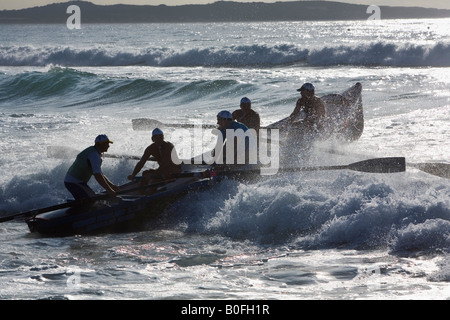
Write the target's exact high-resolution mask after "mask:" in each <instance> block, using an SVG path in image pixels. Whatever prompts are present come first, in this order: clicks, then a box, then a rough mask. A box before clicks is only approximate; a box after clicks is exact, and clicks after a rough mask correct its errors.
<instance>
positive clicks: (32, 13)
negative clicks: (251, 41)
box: [0, 1, 450, 24]
mask: <svg viewBox="0 0 450 320" xmlns="http://www.w3.org/2000/svg"><path fill="white" fill-rule="evenodd" d="M70 5H77V6H78V7H79V8H80V11H81V14H82V22H83V23H156V22H160V23H163V22H167V23H177V22H179V23H182V22H252V21H331V20H367V19H368V17H369V16H370V14H369V13H367V8H368V6H367V5H354V4H347V3H340V2H330V1H327V2H324V1H292V2H276V3H263V2H251V3H249V2H247V3H242V2H233V1H218V2H215V3H212V4H205V5H181V6H166V5H159V6H151V5H144V6H139V5H123V4H119V5H107V6H103V5H95V4H93V3H90V2H86V1H70V2H66V3H56V4H51V5H47V6H42V7H34V8H28V9H22V10H3V11H0V23H4V24H5V23H11V24H17V23H27V24H33V23H66V20H67V17H68V16H69V15H68V14H67V13H66V10H67V8H68V7H69V6H70ZM380 12H381V18H382V19H422V18H423V19H425V18H447V17H450V10H441V9H430V8H419V7H390V6H380Z"/></svg>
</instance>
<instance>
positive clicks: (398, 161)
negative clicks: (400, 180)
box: [348, 157, 406, 173]
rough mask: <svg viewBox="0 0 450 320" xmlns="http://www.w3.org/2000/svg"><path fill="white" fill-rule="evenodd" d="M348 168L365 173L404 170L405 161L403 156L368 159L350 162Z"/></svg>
mask: <svg viewBox="0 0 450 320" xmlns="http://www.w3.org/2000/svg"><path fill="white" fill-rule="evenodd" d="M348 169H350V170H353V171H359V172H366V173H396V172H405V170H406V161H405V158H404V157H390V158H377V159H369V160H364V161H359V162H355V163H352V164H350V165H348Z"/></svg>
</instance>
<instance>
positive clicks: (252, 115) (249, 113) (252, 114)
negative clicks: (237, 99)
mask: <svg viewBox="0 0 450 320" xmlns="http://www.w3.org/2000/svg"><path fill="white" fill-rule="evenodd" d="M232 119H233V120H236V121H237V122H240V123H243V124H245V125H246V126H247V128H249V129H255V130H256V132H258V131H259V128H260V127H261V119H260V117H259V113H258V112H256V111H255V110H253V109H252V102H251V100H250V99H249V98H247V97H244V98H242V99H241V104H240V109H238V110H235V111H233V113H232Z"/></svg>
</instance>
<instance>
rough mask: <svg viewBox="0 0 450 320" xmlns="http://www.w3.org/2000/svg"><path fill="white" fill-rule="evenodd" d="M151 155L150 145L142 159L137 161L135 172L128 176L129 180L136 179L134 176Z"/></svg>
mask: <svg viewBox="0 0 450 320" xmlns="http://www.w3.org/2000/svg"><path fill="white" fill-rule="evenodd" d="M150 156H151V149H150V147H148V148H147V149H145V152H144V154H143V156H142V158H141V160H139V162H138V163H136V166H135V167H134V170H133V173H132V174H131V175H129V176H128V180H133V179H134V177H135V176H136V175H137V174H138V173H139V172H140V171H141V170H142V168H143V167H144V165H145V163H146V162H147V160H148V159H149V158H150Z"/></svg>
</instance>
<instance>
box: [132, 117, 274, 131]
mask: <svg viewBox="0 0 450 320" xmlns="http://www.w3.org/2000/svg"><path fill="white" fill-rule="evenodd" d="M131 124H132V126H133V130H136V131H138V130H141V131H145V130H153V129H155V128H159V127H173V128H187V129H190V128H194V127H196V126H198V127H202V128H205V129H217V125H214V124H200V123H199V124H195V123H193V124H190V123H163V122H161V121H158V120H155V119H148V118H139V119H132V120H131ZM272 126H273V125H271V126H268V127H261V129H278V128H276V127H272Z"/></svg>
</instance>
